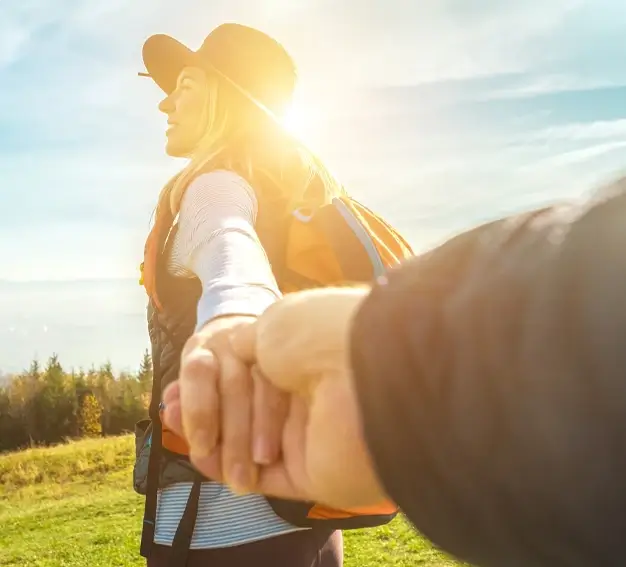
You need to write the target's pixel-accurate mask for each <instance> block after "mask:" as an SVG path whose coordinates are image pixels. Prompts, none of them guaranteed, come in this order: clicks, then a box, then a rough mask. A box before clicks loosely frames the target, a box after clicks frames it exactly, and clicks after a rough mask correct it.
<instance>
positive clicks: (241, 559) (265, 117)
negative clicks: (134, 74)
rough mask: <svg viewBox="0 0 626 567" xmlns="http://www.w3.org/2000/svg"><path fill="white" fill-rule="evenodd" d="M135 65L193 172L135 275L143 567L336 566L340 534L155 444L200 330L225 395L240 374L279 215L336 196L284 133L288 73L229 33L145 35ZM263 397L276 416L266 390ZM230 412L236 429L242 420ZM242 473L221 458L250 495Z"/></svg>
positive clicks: (265, 290) (253, 43) (251, 39)
mask: <svg viewBox="0 0 626 567" xmlns="http://www.w3.org/2000/svg"><path fill="white" fill-rule="evenodd" d="M143 58H144V63H145V65H146V69H147V71H148V73H147V75H148V76H150V77H152V79H153V80H154V81H155V82H156V83H157V85H158V86H159V87H160V88H161V89H162V90H163V91H165V93H166V97H165V98H164V99H163V101H162V102H161V103H160V105H159V109H160V110H161V111H162V112H164V113H165V114H166V115H167V117H168V119H167V123H168V125H169V128H168V130H167V146H166V151H167V153H168V154H169V155H170V156H173V157H181V158H185V159H187V160H188V161H187V164H186V166H185V167H184V168H183V169H182V171H181V172H180V173H179V174H178V175H176V176H175V177H174V178H173V179H172V180H171V181H170V182H169V183H168V184H167V185H166V186H165V187H164V188H163V190H162V191H161V194H160V197H159V200H158V205H157V209H156V218H155V223H154V227H153V229H152V231H151V233H150V235H149V237H148V240H147V242H146V249H145V258H144V264H143V276H142V277H143V283H144V285H145V287H146V290H147V292H148V294H149V297H150V306H149V330H150V337H151V342H152V349H153V361H154V387H153V392H152V404H151V409H150V417H151V419H152V424H153V428H152V429H151V436H148V435H147V436H145V439H141V440H139V449H138V453H139V455H140V457H141V455H144V454H147V453H148V452H149V453H150V457H149V464H147V465H146V471H147V481H146V479H145V478H138V476H137V475H139V476H141V470H142V468H141V467H142V464H141V462H142V461H141V458H140V459H138V464H137V466H136V471H135V473H136V485H137V486H139V485H142V486H143V484H145V485H147V487H146V489H145V492H147V497H146V512H145V517H144V531H143V537H142V554H143V555H144V556H146V557H147V562H148V566H150V567H158V566H161V565H166V564H167V565H185V564H186V565H189V566H200V565H212V566H215V567H230V566H233V567H235V566H238V565H255V564H258V565H267V566H268V567H269V566H273V567H300V566H302V567H312V566H324V567H335V566H340V565H342V539H341V533H340V532H329V531H324V530H309V529H300V528H297V527H296V526H293V525H291V524H289V523H288V522H286V521H285V520H283V519H282V518H280V517H279V516H277V515H276V514H275V513H274V511H273V509H272V508H271V507H270V505H269V504H268V502H267V500H266V499H265V498H263V497H261V496H256V495H238V494H236V493H235V492H234V491H232V490H231V489H230V488H228V487H227V486H226V485H224V484H219V483H216V482H209V481H207V480H206V479H201V478H199V477H198V476H197V475H196V474H195V473H194V472H193V470H192V469H191V468H190V467H189V465H188V460H187V459H186V458H185V446H184V442H182V441H181V439H180V438H177V437H176V436H175V435H173V434H172V432H170V431H168V430H166V429H164V430H163V431H161V424H160V421H159V418H160V414H159V401H160V398H161V392H162V391H163V389H164V388H165V387H166V386H167V385H168V384H169V383H171V382H172V381H173V380H175V379H176V378H177V376H178V364H179V359H180V356H181V351H182V347H183V345H184V343H185V341H186V340H187V339H188V337H189V336H190V335H192V333H193V332H194V331H195V332H201V333H202V334H203V337H204V340H205V341H206V343H207V344H208V345H210V346H211V348H212V349H213V350H214V351H215V352H219V353H220V363H221V370H222V373H223V374H224V376H225V377H226V383H228V376H230V375H238V374H239V373H241V372H247V369H246V367H245V366H243V365H242V364H241V363H240V362H239V361H238V359H237V358H236V357H234V356H229V352H230V350H229V349H230V346H229V342H228V340H227V339H228V336H229V335H230V333H231V332H232V330H233V329H235V328H236V327H237V326H238V325H241V324H242V323H245V322H248V321H250V320H251V319H254V318H255V317H257V316H258V315H259V314H261V313H262V312H263V311H264V310H265V309H266V308H267V307H268V306H269V305H270V304H272V303H273V302H274V301H275V300H276V299H277V298H279V297H280V291H279V289H278V286H277V283H276V280H275V277H274V274H273V270H272V267H271V266H270V263H269V261H268V257H269V259H271V260H272V262H273V263H274V269H276V267H277V266H278V265H279V262H280V252H281V249H280V242H281V236H282V234H281V226H282V225H283V221H284V219H285V217H286V212H287V210H288V209H290V208H293V207H294V206H309V205H311V206H317V205H320V204H324V203H326V202H328V201H329V200H330V199H331V198H332V197H334V196H336V195H337V194H338V193H339V192H340V188H339V186H338V184H337V183H336V182H335V181H334V180H333V179H332V178H331V176H330V175H329V174H328V172H327V171H326V169H325V168H324V166H323V165H322V164H321V163H320V162H319V161H318V160H316V159H315V158H314V157H313V156H312V155H311V154H310V153H309V152H308V151H307V150H306V148H304V147H303V146H302V145H301V144H299V143H298V142H297V141H295V140H294V139H293V138H292V137H290V136H289V135H288V134H287V133H286V132H285V131H284V129H283V128H281V126H280V122H279V120H278V117H279V116H280V115H281V114H282V113H283V112H284V111H285V110H286V108H287V106H288V104H289V102H290V99H291V96H292V92H293V89H294V84H295V76H296V73H295V68H294V65H293V62H292V60H291V58H290V57H289V55H288V54H287V53H286V51H285V50H284V49H283V48H282V46H280V45H279V44H278V43H277V42H275V41H274V40H273V39H271V38H270V37H268V36H267V35H265V34H263V33H261V32H260V31H258V30H255V29H252V28H249V27H246V26H241V25H237V24H224V25H221V26H219V27H218V28H216V29H215V30H213V31H212V32H211V34H209V36H208V37H207V38H206V40H205V41H204V43H203V44H202V46H201V48H200V49H199V50H198V51H196V52H193V51H191V50H189V49H187V48H186V47H185V46H183V45H182V44H180V43H179V42H177V41H176V40H174V39H172V38H170V37H168V36H164V35H156V36H152V37H151V38H149V39H148V40H147V41H146V43H145V45H144V48H143ZM261 241H262V242H263V245H262V244H261ZM267 396H268V398H267V401H268V403H271V402H272V398H271V396H272V393H271V391H270V390H269V389H268V390H267ZM261 402H263V400H261ZM235 409H236V408H235ZM279 410H280V408H277V411H279ZM236 413H237V415H239V418H240V419H241V418H242V417H241V416H242V415H245V414H246V412H245V408H244V410H243V411H239V412H236ZM229 433H230V430H229V428H228V426H226V427H225V429H224V431H223V436H224V438H226V439H229V440H230V441H231V442H232V443H234V444H235V446H236V445H237V443H239V444H240V445H241V443H246V440H245V439H235V440H231V438H230V436H229ZM161 446H162V447H163V449H161ZM195 446H197V444H195V445H194V447H195ZM278 450H279V447H277V446H276V445H274V446H267V445H266V446H260V447H258V452H257V457H259V458H260V459H261V461H262V460H263V459H264V458H265V459H270V460H271V459H272V458H273V457H274V455H275V453H276V451H278ZM233 454H235V455H236V454H237V453H233ZM191 456H192V457H193V458H194V459H196V460H197V459H201V458H202V457H203V455H199V454H198V453H197V451H196V452H195V454H192V455H191ZM249 464H250V463H249V462H232V460H230V459H229V454H225V455H224V460H223V466H224V470H225V472H226V475H227V477H228V478H229V481H230V482H231V484H233V485H234V486H235V487H236V486H243V485H246V484H247V482H248V481H247V479H246V478H240V476H241V475H242V474H243V475H245V474H246V473H247V471H248V470H249V468H250V467H249ZM157 491H158V498H157Z"/></svg>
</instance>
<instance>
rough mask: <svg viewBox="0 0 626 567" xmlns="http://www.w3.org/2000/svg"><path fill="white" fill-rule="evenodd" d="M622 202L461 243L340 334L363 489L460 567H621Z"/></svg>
mask: <svg viewBox="0 0 626 567" xmlns="http://www.w3.org/2000/svg"><path fill="white" fill-rule="evenodd" d="M620 185H621V187H620ZM625 186H626V183H625V182H623V181H622V182H621V184H617V185H616V187H615V188H614V191H613V192H612V193H611V192H609V194H607V195H606V196H605V197H603V198H602V199H598V200H596V201H593V202H591V203H590V204H589V203H588V204H585V205H582V206H580V207H575V206H572V207H563V208H561V207H554V208H549V209H545V210H541V211H536V212H534V213H532V214H526V215H519V216H516V217H510V218H507V219H504V220H502V221H500V222H496V223H492V224H489V225H486V226H484V227H480V228H478V229H475V230H473V231H471V232H468V233H465V234H462V235H460V236H458V237H456V238H454V239H452V240H451V241H449V242H448V243H446V244H444V245H443V246H441V247H439V248H437V249H435V250H434V251H432V252H430V253H429V254H427V255H425V256H423V257H419V258H416V259H415V260H414V261H413V262H410V263H409V264H407V265H406V266H404V267H402V268H400V269H399V270H397V271H395V272H393V273H392V274H391V275H390V277H389V279H388V282H387V283H385V284H384V285H378V286H376V287H375V288H374V289H373V291H372V293H371V294H370V296H369V297H368V298H367V300H366V301H365V302H364V304H363V306H362V307H361V309H360V311H359V314H358V316H357V318H356V320H355V324H354V327H353V335H352V340H353V343H352V364H353V370H354V375H355V382H356V387H357V389H358V395H359V398H360V405H361V409H362V415H363V420H364V430H365V435H366V438H367V442H368V446H369V449H370V451H371V454H372V457H373V460H374V462H375V464H376V468H377V471H378V473H379V476H380V478H381V480H382V482H383V484H384V486H385V488H386V490H387V491H388V493H389V494H390V495H391V497H392V498H394V499H395V501H397V502H398V503H399V505H400V506H401V507H402V508H403V509H404V511H405V512H406V513H407V515H408V517H409V518H410V519H411V520H412V522H413V523H414V524H415V526H416V527H417V529H418V530H420V531H421V532H423V533H424V534H425V535H426V536H427V537H429V538H430V539H432V540H433V541H434V542H435V543H436V544H438V545H440V546H441V547H443V548H444V549H445V550H447V551H449V552H452V553H454V554H456V555H457V556H459V557H462V558H463V559H465V560H467V561H470V562H472V563H476V564H479V565H483V566H492V565H493V566H502V565H509V566H511V565H533V566H535V567H537V566H541V565H546V566H547V565H550V566H551V567H556V566H559V565H568V566H573V565H614V564H618V563H620V562H621V561H622V560H623V554H624V552H626V540H625V539H624V533H626V514H625V512H624V511H625V510H626V482H625V481H624V479H625V478H626V457H624V455H625V454H626V453H625V452H624V448H625V447H626V379H625V378H624V372H625V370H624V369H626V347H625V342H624V341H625V340H626V338H625V337H626V302H625V301H624V297H625V293H626V292H625V289H626V260H625V258H626V256H625V252H624V251H625V250H626V191H625V189H624V187H625Z"/></svg>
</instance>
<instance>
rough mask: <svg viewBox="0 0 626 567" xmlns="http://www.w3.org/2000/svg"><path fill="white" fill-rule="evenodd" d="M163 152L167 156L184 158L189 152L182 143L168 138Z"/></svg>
mask: <svg viewBox="0 0 626 567" xmlns="http://www.w3.org/2000/svg"><path fill="white" fill-rule="evenodd" d="M165 153H166V154H167V155H168V156H170V157H175V158H184V157H187V155H188V154H189V152H188V151H187V149H186V147H184V146H183V145H182V144H178V143H176V141H175V140H170V139H168V140H167V143H166V144H165Z"/></svg>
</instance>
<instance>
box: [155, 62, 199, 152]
mask: <svg viewBox="0 0 626 567" xmlns="http://www.w3.org/2000/svg"><path fill="white" fill-rule="evenodd" d="M207 92H208V90H207V78H206V75H205V73H204V71H202V70H201V69H197V68H195V67H186V68H185V69H183V70H182V71H181V73H180V75H179V76H178V83H177V85H176V89H175V90H174V91H173V92H172V93H171V94H170V95H168V96H167V97H166V98H164V99H163V100H162V101H161V103H160V104H159V110H160V111H161V112H164V113H165V114H167V125H168V128H167V131H166V133H165V135H166V136H167V143H166V146H165V151H166V152H167V154H168V155H170V156H173V157H188V156H189V155H190V154H191V153H192V152H193V150H194V149H195V148H196V146H197V144H198V141H199V140H200V138H201V136H202V129H203V127H202V123H203V122H204V120H203V119H202V117H203V113H204V112H206V109H207V108H208V106H207V103H208V101H207Z"/></svg>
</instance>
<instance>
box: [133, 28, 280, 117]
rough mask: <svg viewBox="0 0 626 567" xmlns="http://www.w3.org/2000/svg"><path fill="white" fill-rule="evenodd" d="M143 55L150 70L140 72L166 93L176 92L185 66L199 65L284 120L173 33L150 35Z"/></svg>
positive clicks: (269, 112) (268, 113) (261, 108)
mask: <svg viewBox="0 0 626 567" xmlns="http://www.w3.org/2000/svg"><path fill="white" fill-rule="evenodd" d="M142 57H143V63H144V65H145V67H146V71H148V73H147V74H146V73H140V75H142V76H148V77H150V78H151V79H152V80H153V81H154V82H155V83H156V84H157V85H158V86H159V88H160V89H161V90H163V91H164V92H165V93H166V94H171V93H172V92H174V90H175V89H176V84H177V82H178V76H179V75H180V73H181V71H182V70H183V69H184V68H185V67H199V68H200V69H204V70H206V71H210V72H213V73H215V74H217V75H219V76H220V77H221V78H222V79H224V80H225V81H226V82H228V83H230V84H231V85H232V86H233V87H234V88H235V89H236V90H237V91H239V92H240V93H241V94H242V95H243V96H244V97H246V98H247V99H248V100H249V101H250V102H252V103H253V104H254V105H255V106H256V107H258V108H259V110H261V111H262V112H263V113H265V114H266V115H267V116H268V117H269V118H271V119H272V120H274V121H276V122H278V123H279V124H282V122H281V120H280V119H279V118H278V117H277V116H276V114H275V113H274V112H272V111H271V110H270V109H269V108H267V107H266V106H265V105H264V104H262V103H261V102H260V101H258V100H257V99H256V98H254V97H253V96H252V95H251V94H250V93H249V92H248V91H247V90H246V89H244V88H242V87H241V86H240V85H239V84H237V83H236V82H235V81H233V80H232V79H231V78H230V77H228V76H227V75H225V74H224V73H222V72H221V71H220V70H219V69H217V68H216V67H214V66H213V65H211V63H210V62H209V61H207V59H206V58H205V57H202V58H200V57H199V56H198V54H197V53H196V52H195V51H192V50H191V49H189V48H188V47H187V46H186V45H184V44H182V43H181V42H180V41H178V40H177V39H174V38H173V37H171V36H169V35H165V34H156V35H153V36H150V37H149V38H148V39H147V40H146V41H145V43H144V45H143V50H142Z"/></svg>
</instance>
